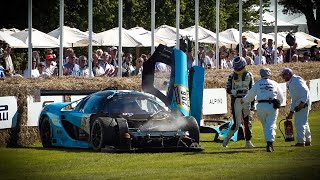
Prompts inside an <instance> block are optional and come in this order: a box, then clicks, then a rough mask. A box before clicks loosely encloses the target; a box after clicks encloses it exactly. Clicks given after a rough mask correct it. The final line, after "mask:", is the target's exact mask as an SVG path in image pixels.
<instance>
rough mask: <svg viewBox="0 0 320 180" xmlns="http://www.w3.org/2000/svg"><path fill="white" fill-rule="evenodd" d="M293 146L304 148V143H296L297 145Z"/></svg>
mask: <svg viewBox="0 0 320 180" xmlns="http://www.w3.org/2000/svg"><path fill="white" fill-rule="evenodd" d="M293 146H297V147H304V143H297V144H295V145H293Z"/></svg>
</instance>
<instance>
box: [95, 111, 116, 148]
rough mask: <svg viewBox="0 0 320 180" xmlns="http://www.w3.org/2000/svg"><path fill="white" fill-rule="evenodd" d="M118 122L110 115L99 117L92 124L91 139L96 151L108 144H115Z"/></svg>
mask: <svg viewBox="0 0 320 180" xmlns="http://www.w3.org/2000/svg"><path fill="white" fill-rule="evenodd" d="M115 125H116V122H115V121H114V120H113V119H111V118H109V117H97V118H96V119H95V120H94V121H93V123H92V126H91V133H90V141H91V145H92V148H93V150H94V151H101V148H104V147H105V146H106V145H109V146H113V145H115V141H116V138H115V129H114V127H115Z"/></svg>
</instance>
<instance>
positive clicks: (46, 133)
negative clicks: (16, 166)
mask: <svg viewBox="0 0 320 180" xmlns="http://www.w3.org/2000/svg"><path fill="white" fill-rule="evenodd" d="M39 131H40V139H41V143H42V146H43V147H44V148H49V147H52V142H51V140H52V129H51V124H50V121H49V117H48V116H44V117H43V118H42V120H41V121H40V125H39Z"/></svg>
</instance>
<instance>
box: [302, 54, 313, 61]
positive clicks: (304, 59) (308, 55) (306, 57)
mask: <svg viewBox="0 0 320 180" xmlns="http://www.w3.org/2000/svg"><path fill="white" fill-rule="evenodd" d="M310 58H311V57H310V53H309V52H304V53H303V59H302V62H308V61H310Z"/></svg>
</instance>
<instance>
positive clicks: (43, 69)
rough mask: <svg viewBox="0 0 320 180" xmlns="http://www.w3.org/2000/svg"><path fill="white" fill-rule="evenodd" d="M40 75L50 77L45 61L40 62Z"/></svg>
mask: <svg viewBox="0 0 320 180" xmlns="http://www.w3.org/2000/svg"><path fill="white" fill-rule="evenodd" d="M38 71H39V77H48V76H49V75H48V73H47V72H46V65H45V63H44V62H40V63H39V64H38Z"/></svg>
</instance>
